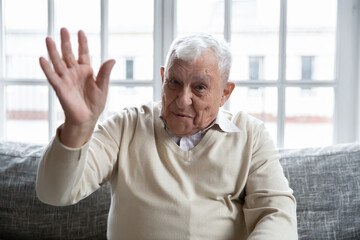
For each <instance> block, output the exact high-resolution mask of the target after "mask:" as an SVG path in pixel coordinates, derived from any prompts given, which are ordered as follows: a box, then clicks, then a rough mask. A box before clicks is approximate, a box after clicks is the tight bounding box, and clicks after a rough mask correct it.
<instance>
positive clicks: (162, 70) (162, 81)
mask: <svg viewBox="0 0 360 240" xmlns="http://www.w3.org/2000/svg"><path fill="white" fill-rule="evenodd" d="M160 73H161V83H162V84H164V77H165V76H164V74H165V68H164V67H161V68H160Z"/></svg>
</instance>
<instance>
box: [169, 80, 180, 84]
mask: <svg viewBox="0 0 360 240" xmlns="http://www.w3.org/2000/svg"><path fill="white" fill-rule="evenodd" d="M169 83H170V84H174V85H175V84H179V82H178V81H177V80H175V79H171V80H169Z"/></svg>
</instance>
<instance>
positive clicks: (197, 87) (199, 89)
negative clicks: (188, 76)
mask: <svg viewBox="0 0 360 240" xmlns="http://www.w3.org/2000/svg"><path fill="white" fill-rule="evenodd" d="M195 89H196V90H198V91H203V90H205V89H206V86H204V85H198V86H196V87H195Z"/></svg>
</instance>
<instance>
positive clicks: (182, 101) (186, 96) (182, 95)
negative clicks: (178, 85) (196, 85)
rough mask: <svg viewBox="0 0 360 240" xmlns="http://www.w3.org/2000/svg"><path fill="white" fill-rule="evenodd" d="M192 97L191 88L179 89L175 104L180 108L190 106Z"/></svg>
mask: <svg viewBox="0 0 360 240" xmlns="http://www.w3.org/2000/svg"><path fill="white" fill-rule="evenodd" d="M192 97H193V94H192V91H191V89H189V88H186V87H185V88H183V89H182V90H181V91H179V93H178V96H177V99H176V104H177V105H178V107H180V108H184V107H187V106H190V105H191V104H192Z"/></svg>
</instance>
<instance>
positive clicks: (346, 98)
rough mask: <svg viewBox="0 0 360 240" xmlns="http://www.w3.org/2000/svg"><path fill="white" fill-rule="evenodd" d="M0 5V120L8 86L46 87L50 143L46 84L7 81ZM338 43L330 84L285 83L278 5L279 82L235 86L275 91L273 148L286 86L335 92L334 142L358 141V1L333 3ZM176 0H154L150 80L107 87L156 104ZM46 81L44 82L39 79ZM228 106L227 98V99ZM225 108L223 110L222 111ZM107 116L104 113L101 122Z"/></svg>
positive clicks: (52, 103)
mask: <svg viewBox="0 0 360 240" xmlns="http://www.w3.org/2000/svg"><path fill="white" fill-rule="evenodd" d="M4 1H5V0H0V12H1V18H0V31H1V34H0V53H1V56H0V116H6V103H5V100H6V99H5V88H6V87H7V86H10V85H39V86H40V85H42V86H44V85H45V86H48V89H49V94H48V105H49V109H48V121H49V129H48V130H49V131H48V132H49V139H51V138H52V137H53V136H54V134H55V131H56V127H57V126H56V122H57V118H56V112H57V110H56V96H55V93H54V91H53V90H52V88H51V87H50V85H49V84H48V83H47V81H44V80H43V79H11V80H9V79H6V78H5V74H4V73H5V72H4V66H5V64H4V63H5V51H4V48H5V46H4V42H5V35H4V33H5V30H4ZM47 3H48V35H49V36H51V37H54V36H55V33H54V27H55V26H54V25H55V24H54V13H55V9H54V0H47ZM100 4H101V10H100V11H101V32H100V38H101V41H100V42H101V62H104V60H106V59H107V58H108V32H109V29H108V7H109V2H108V0H101V1H100ZM224 4H225V8H224V9H225V11H224V12H225V14H224V39H225V40H226V41H228V42H231V4H232V0H224ZM337 4H338V13H337V33H336V37H337V39H336V40H337V41H336V44H337V45H336V56H335V79H334V81H321V80H302V81H289V80H286V76H285V63H286V15H287V0H280V28H279V69H278V73H279V74H278V79H277V80H274V81H263V80H259V81H235V84H236V86H239V87H276V88H277V89H278V106H277V107H278V120H277V139H276V142H277V146H278V147H280V148H281V147H283V146H284V135H285V133H284V129H285V104H286V102H285V99H286V95H285V93H286V88H288V87H300V88H311V87H330V88H333V89H334V92H335V94H334V96H335V99H334V102H335V106H334V122H333V128H334V138H333V142H334V144H336V143H345V142H354V141H359V140H360V126H359V124H358V123H359V121H360V110H359V108H360V97H359V96H358V92H360V77H359V76H360V57H359V56H360V47H359V45H360V44H359V42H360V30H359V29H360V24H359V21H360V2H359V1H357V0H350V1H341V0H338V1H337ZM176 5H177V1H176V0H154V31H153V39H154V64H153V68H154V69H153V70H154V71H153V80H152V81H141V80H134V81H121V80H116V81H110V87H111V86H131V87H137V86H142V87H143V86H151V87H153V96H154V100H155V101H159V100H161V75H160V67H161V66H163V65H164V61H165V58H166V54H167V50H168V48H169V46H170V44H171V42H172V40H173V39H174V38H175V36H176V33H177V30H176V19H177V11H176ZM44 79H45V78H44ZM230 101H231V99H230ZM228 106H229V104H226V105H225V108H226V107H228ZM106 116H107V108H106V107H105V110H104V113H103V114H102V116H101V118H102V119H104V118H105V117H106ZM5 126H6V117H0V140H5V138H6V128H5Z"/></svg>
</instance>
